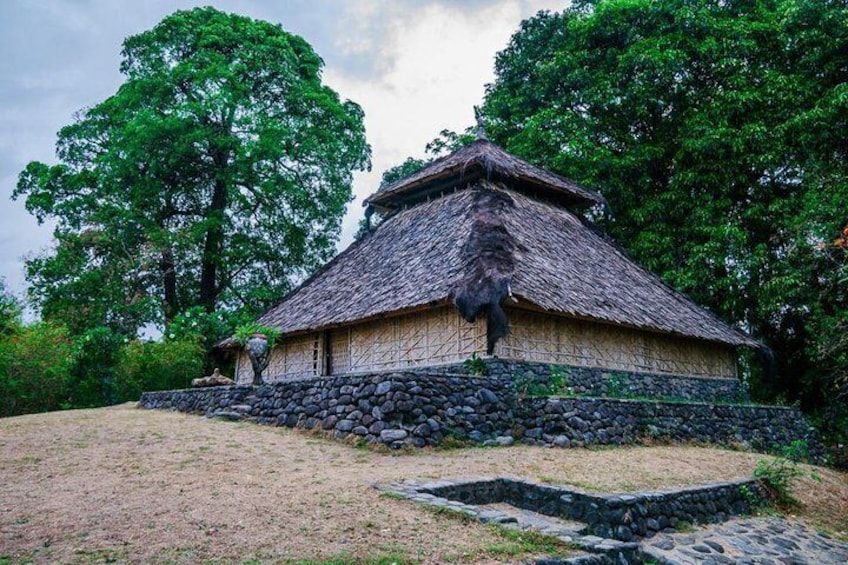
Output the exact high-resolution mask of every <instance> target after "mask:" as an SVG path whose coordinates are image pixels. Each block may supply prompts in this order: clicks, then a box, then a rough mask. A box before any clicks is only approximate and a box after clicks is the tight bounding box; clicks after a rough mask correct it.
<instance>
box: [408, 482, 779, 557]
mask: <svg viewBox="0 0 848 565" xmlns="http://www.w3.org/2000/svg"><path fill="white" fill-rule="evenodd" d="M410 492H415V493H417V494H422V493H423V494H429V495H432V496H435V497H440V498H444V499H448V500H452V501H458V502H461V503H464V504H493V503H498V502H506V503H507V504H511V505H512V506H516V507H518V508H523V509H525V510H531V511H533V512H538V513H539V514H544V515H546V516H556V517H559V518H564V519H567V520H574V521H578V522H582V523H584V524H586V525H587V526H588V530H587V531H588V532H589V533H591V534H592V535H595V536H599V537H602V538H612V539H617V540H619V541H631V540H638V539H641V538H644V537H653V536H654V535H656V534H657V533H658V532H661V531H674V529H675V528H676V527H677V526H678V525H679V524H680V523H681V522H685V523H688V524H709V523H716V522H723V521H725V520H727V518H728V517H729V516H738V515H742V514H747V513H749V512H750V511H751V503H752V502H753V503H755V504H756V503H761V502H765V500H766V497H765V491H764V490H763V489H762V487H761V486H760V483H759V481H758V480H756V479H746V480H741V481H734V482H727V483H716V484H710V485H704V486H697V487H688V488H684V489H679V490H674V491H661V492H645V493H635V494H596V493H588V492H585V491H580V490H577V489H573V488H570V487H565V486H552V485H543V484H538V483H534V482H530V481H523V480H515V479H507V478H497V479H482V480H481V479H477V480H473V481H438V482H433V483H425V484H419V485H416V486H414V487H412V490H411V491H410Z"/></svg>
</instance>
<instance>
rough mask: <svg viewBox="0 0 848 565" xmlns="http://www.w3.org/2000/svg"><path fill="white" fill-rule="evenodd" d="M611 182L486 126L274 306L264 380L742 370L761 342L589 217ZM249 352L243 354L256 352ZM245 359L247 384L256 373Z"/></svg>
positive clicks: (383, 205) (412, 181) (398, 187)
mask: <svg viewBox="0 0 848 565" xmlns="http://www.w3.org/2000/svg"><path fill="white" fill-rule="evenodd" d="M602 202H603V200H602V198H601V196H600V195H598V194H596V193H594V192H592V191H591V190H588V189H585V188H583V187H580V186H578V185H576V184H574V183H572V182H570V181H568V180H566V179H563V178H561V177H559V176H556V175H553V174H552V173H549V172H547V171H544V170H541V169H539V168H537V167H534V166H532V165H530V164H528V163H526V162H524V161H522V160H520V159H518V158H516V157H514V156H511V155H509V154H507V153H505V152H504V151H503V150H501V149H499V148H498V147H496V146H495V145H493V144H492V143H490V142H488V141H486V140H485V139H482V140H477V141H476V142H474V143H473V144H472V145H470V146H467V147H465V148H463V149H460V150H459V151H457V152H455V153H453V154H451V155H449V156H447V157H445V158H442V159H440V160H438V161H435V162H433V163H432V164H430V165H429V166H428V167H426V168H425V169H423V170H422V171H420V172H418V173H416V174H414V175H412V176H410V177H408V178H406V179H403V180H400V181H398V182H396V183H394V184H392V185H389V186H386V187H383V188H382V189H381V190H380V191H378V192H377V193H376V194H374V195H372V196H371V197H370V198H368V199H367V200H366V204H367V205H370V206H372V207H374V208H376V209H378V210H379V211H380V212H381V213H383V214H384V215H385V216H386V217H387V218H386V220H385V221H384V222H383V223H382V224H380V225H379V226H378V227H377V228H376V229H375V230H374V231H372V232H371V233H370V234H368V235H366V236H365V237H363V238H362V239H360V240H359V241H357V242H355V243H353V244H352V245H351V246H350V247H349V248H348V249H346V250H345V251H344V252H342V253H341V254H339V255H338V256H337V257H336V258H335V259H333V260H332V261H330V262H329V263H327V264H326V265H325V266H324V267H323V268H321V269H320V270H319V271H318V272H316V273H315V274H314V275H313V276H312V277H311V278H309V279H308V280H307V281H306V282H304V283H303V284H302V285H301V286H300V287H298V288H297V289H296V290H294V291H293V292H292V293H290V294H289V295H288V296H286V297H285V298H284V299H283V300H282V301H281V302H280V303H279V304H278V305H277V306H275V307H273V308H272V309H271V310H269V311H268V312H266V313H265V314H264V315H263V316H262V317H261V318H260V320H259V322H260V323H262V324H265V325H269V326H273V327H276V328H278V329H279V330H280V331H281V332H282V338H281V340H280V345H279V346H278V347H277V348H276V349H275V351H274V353H273V355H272V360H271V364H270V366H269V368H268V371H267V378H269V379H271V380H287V379H301V378H305V377H319V376H321V375H336V374H344V373H349V372H365V371H378V370H388V369H397V368H407V367H421V366H428V365H436V364H443V363H458V362H462V361H463V360H465V359H467V358H469V357H470V356H471V355H472V354H474V353H477V354H479V355H484V354H486V353H487V351H488V353H490V354H493V355H496V356H499V357H502V358H510V359H519V360H526V361H540V362H545V363H556V364H565V365H574V366H580V367H600V368H606V369H610V370H620V371H633V372H649V373H655V374H671V375H684V376H701V377H733V376H735V374H736V352H735V348H736V347H737V346H754V345H756V342H754V341H753V340H752V339H750V338H749V337H747V336H746V335H744V334H742V333H741V332H739V331H737V330H734V329H732V328H731V327H729V326H727V325H726V324H724V323H723V322H721V321H720V320H718V319H717V318H716V317H715V316H713V315H712V314H710V313H709V312H707V311H706V310H704V309H702V308H701V307H699V306H698V305H696V304H695V303H693V302H692V301H691V300H689V299H688V298H686V297H685V296H682V295H681V294H679V293H677V292H675V291H673V290H672V289H670V288H668V287H667V286H665V285H664V284H663V283H662V282H661V281H660V280H659V279H658V278H657V277H655V276H654V275H652V274H651V273H649V272H647V271H645V270H644V269H642V268H641V267H639V266H638V265H636V264H635V263H634V262H633V261H631V260H630V259H629V258H628V257H627V256H626V255H625V254H624V253H623V252H622V251H621V250H619V249H618V248H617V247H616V246H614V245H613V244H611V243H610V242H609V241H608V240H607V239H605V238H604V237H603V236H601V235H599V234H598V233H596V232H595V231H594V230H593V229H590V228H589V227H588V226H587V225H585V224H584V223H583V221H581V219H580V217H579V216H578V215H577V213H576V210H579V209H580V208H585V207H588V206H592V205H595V204H599V203H602ZM245 359H246V358H245ZM245 359H240V362H239V367H238V369H237V374H238V380H239V382H249V381H250V363H249V362H247V361H246V360H245Z"/></svg>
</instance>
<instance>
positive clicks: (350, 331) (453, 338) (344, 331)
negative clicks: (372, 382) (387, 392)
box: [330, 306, 486, 375]
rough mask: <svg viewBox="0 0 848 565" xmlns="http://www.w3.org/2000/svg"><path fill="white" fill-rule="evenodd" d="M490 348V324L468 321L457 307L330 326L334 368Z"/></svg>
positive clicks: (365, 367) (437, 358) (374, 366)
mask: <svg viewBox="0 0 848 565" xmlns="http://www.w3.org/2000/svg"><path fill="white" fill-rule="evenodd" d="M485 350H486V324H485V322H484V321H482V320H478V321H477V322H476V323H474V324H469V323H468V322H466V321H465V320H463V319H462V318H460V316H459V314H457V312H456V310H455V309H454V308H453V307H449V306H445V307H441V308H436V309H433V310H428V311H425V312H420V313H415V314H407V315H404V316H395V317H392V318H386V319H384V320H379V321H375V322H370V323H367V324H361V325H358V326H351V327H348V328H341V329H336V330H331V332H330V352H331V373H332V374H334V375H340V374H344V373H349V372H361V371H375V370H383V369H396V368H403V367H420V366H424V365H435V364H439V363H456V362H459V361H464V360H465V359H468V357H470V356H471V354H472V353H475V352H477V353H478V354H482V353H484V352H485Z"/></svg>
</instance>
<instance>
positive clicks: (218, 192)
mask: <svg viewBox="0 0 848 565" xmlns="http://www.w3.org/2000/svg"><path fill="white" fill-rule="evenodd" d="M217 161H218V160H217V159H216V164H217ZM226 207H227V186H226V184H225V183H224V181H223V180H222V179H221V178H220V177H219V178H217V179H215V189H214V192H213V193H212V203H211V204H210V205H209V208H208V209H207V211H206V218H207V220H211V225H210V226H209V228H208V229H207V230H206V241H205V242H204V243H203V259H202V262H201V267H200V305H201V306H203V307H204V308H205V309H206V311H207V312H209V313H210V314H211V313H212V312H214V311H215V302H216V300H217V298H218V291H219V289H218V284H217V278H218V261H219V260H220V257H221V249H222V247H223V244H224V210H225V209H226Z"/></svg>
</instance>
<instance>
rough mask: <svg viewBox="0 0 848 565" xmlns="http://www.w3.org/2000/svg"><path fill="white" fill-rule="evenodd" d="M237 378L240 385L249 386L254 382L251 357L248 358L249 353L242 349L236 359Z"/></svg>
mask: <svg viewBox="0 0 848 565" xmlns="http://www.w3.org/2000/svg"><path fill="white" fill-rule="evenodd" d="M235 372H236V378H235V379H234V380H235V381H236V382H237V383H238V384H240V385H249V384H250V383H252V382H253V367H252V366H251V365H250V357H248V356H247V351H245V350H244V349H242V350H241V351H239V354H238V358H237V359H236V371H235Z"/></svg>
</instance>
